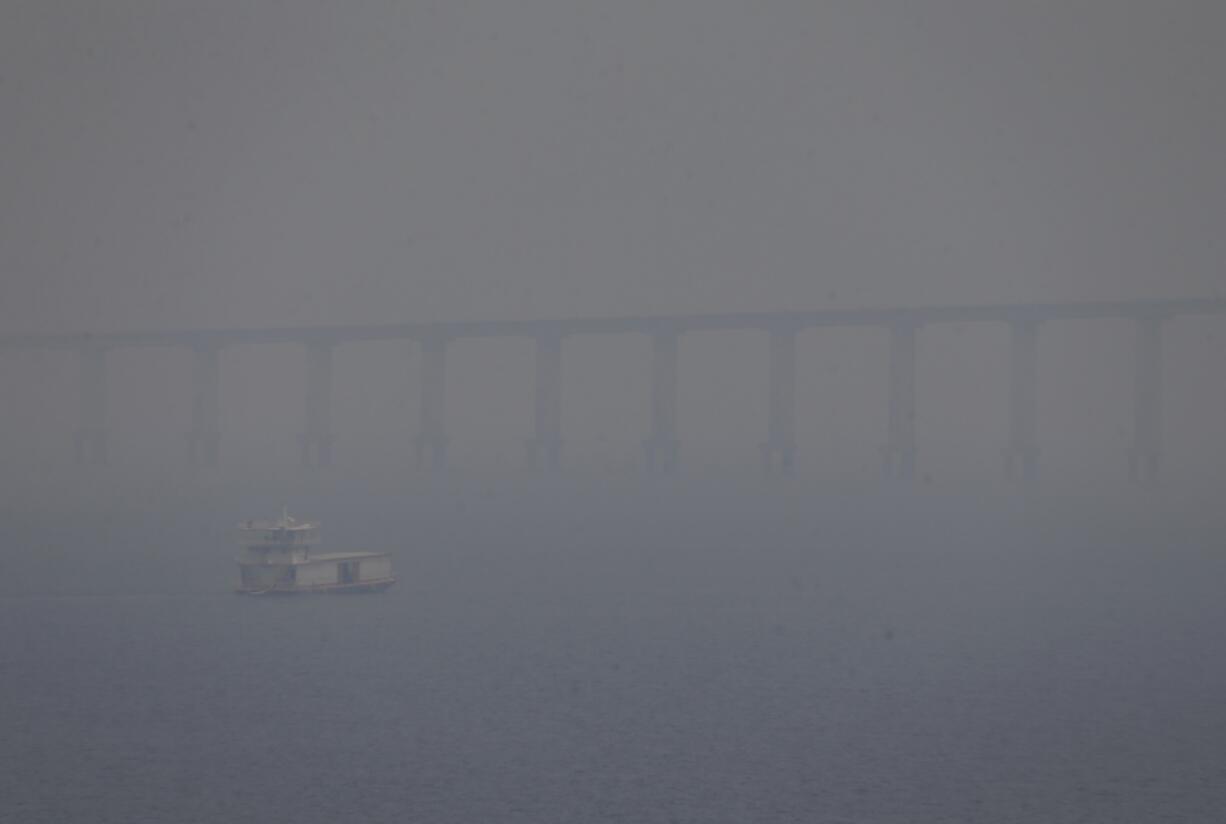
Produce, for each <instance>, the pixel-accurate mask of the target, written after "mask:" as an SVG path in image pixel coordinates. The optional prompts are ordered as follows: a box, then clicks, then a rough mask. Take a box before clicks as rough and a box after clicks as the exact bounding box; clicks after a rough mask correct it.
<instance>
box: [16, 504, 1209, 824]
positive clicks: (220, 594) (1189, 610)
mask: <svg viewBox="0 0 1226 824" xmlns="http://www.w3.org/2000/svg"><path fill="white" fill-rule="evenodd" d="M323 500H324V499H321V501H323ZM229 508H232V507H230V505H229V504H227V505H217V506H214V507H212V508H211V509H209V510H207V511H204V510H193V509H192V508H191V507H184V506H180V507H177V508H172V509H169V510H168V509H165V508H159V509H157V510H154V509H152V508H150V509H149V510H147V511H144V510H142V509H141V508H140V507H139V506H134V505H133V506H129V507H128V508H127V509H126V510H124V512H123V513H116V512H106V511H105V510H102V509H99V508H98V507H94V508H92V509H90V510H89V511H88V512H86V511H85V510H82V511H72V510H69V511H63V512H46V513H42V514H37V515H35V514H29V513H26V514H24V515H15V516H13V517H12V518H10V519H9V521H8V523H7V524H6V525H5V527H4V529H3V534H4V540H5V549H6V554H5V555H4V556H3V558H4V567H3V569H4V570H5V573H4V582H3V585H2V586H0V733H2V736H0V767H2V769H0V820H3V821H5V822H10V821H11V822H22V823H23V824H24V823H25V822H30V823H31V824H33V823H34V822H47V823H48V824H68V823H70V822H91V823H92V824H96V823H97V822H117V823H119V822H122V824H136V823H137V822H297V823H298V824H315V822H319V824H323V822H329V823H331V822H406V821H409V822H440V823H441V822H466V823H467V822H473V824H477V822H495V821H496V822H534V823H535V822H558V823H559V824H562V822H565V823H566V824H575V823H576V822H614V821H619V822H644V823H646V822H662V823H663V822H737V823H738V824H743V823H744V822H899V823H900V824H901V822H908V823H911V822H989V821H990V822H1028V823H1029V822H1036V821H1043V822H1111V824H1122V823H1123V822H1145V823H1146V824H1152V823H1153V822H1163V821H1170V822H1206V823H1208V822H1217V821H1221V820H1222V818H1221V816H1222V810H1223V809H1226V698H1224V696H1226V690H1224V687H1226V655H1224V654H1223V650H1226V644H1224V642H1226V598H1223V592H1226V542H1223V540H1222V537H1223V536H1222V534H1221V531H1220V530H1219V529H1217V528H1216V527H1215V526H1213V522H1212V520H1211V519H1210V520H1206V521H1204V522H1200V523H1198V524H1194V525H1192V526H1186V528H1175V527H1173V526H1172V525H1171V524H1170V523H1164V522H1161V520H1160V519H1158V518H1146V517H1143V516H1141V515H1138V514H1137V513H1135V512H1134V513H1132V514H1131V515H1129V516H1128V517H1124V516H1120V517H1118V518H1115V519H1113V518H1109V517H1104V516H1102V515H1101V514H1099V515H1095V516H1091V515H1088V514H1086V513H1084V512H1075V511H1073V510H1072V509H1070V508H1067V507H1066V508H1065V509H1062V510H1059V511H1054V510H1053V512H1050V513H1047V514H1045V515H1044V516H1042V517H1040V516H1037V515H1036V514H1035V513H1034V512H1030V513H1026V512H1018V511H1011V510H1009V509H1008V508H1003V509H999V508H990V507H981V506H975V505H961V504H957V503H955V502H949V501H946V502H942V503H938V504H928V503H926V504H923V505H912V504H905V503H904V504H899V503H898V502H897V501H887V500H882V499H877V498H872V497H868V498H855V499H850V498H849V499H846V500H841V501H821V500H813V499H805V498H804V497H803V496H798V495H795V494H791V495H789V494H779V495H775V496H773V497H772V496H771V495H769V494H763V495H762V496H760V498H754V499H752V500H751V499H750V498H749V497H745V496H730V495H725V494H723V493H702V494H681V493H678V492H676V491H675V490H659V489H657V490H654V491H648V492H645V493H644V492H635V493H633V494H631V493H623V494H620V497H619V496H618V495H612V496H610V495H607V494H601V495H597V494H593V493H591V492H573V491H572V492H569V493H565V494H561V495H559V496H554V497H550V496H548V495H544V494H541V493H539V492H538V493H536V494H535V497H534V496H533V495H532V494H519V493H514V492H508V491H507V490H499V489H487V490H485V491H475V492H472V493H471V494H466V493H460V492H454V491H453V492H448V493H438V494H436V495H433V496H426V497H424V498H422V499H420V500H414V501H409V502H404V503H403V504H402V505H398V506H392V505H390V504H388V503H387V502H383V503H376V504H371V505H363V506H356V505H353V504H352V503H349V504H336V505H332V506H328V505H326V504H323V503H321V504H320V506H319V507H318V508H319V509H322V510H324V511H325V512H326V514H327V515H328V518H326V519H325V538H330V539H331V544H332V545H333V546H334V547H335V548H351V546H352V545H353V544H354V543H355V542H357V543H360V544H362V545H363V546H364V547H370V546H373V545H377V546H378V547H379V548H385V549H390V550H392V551H393V552H394V553H395V556H396V564H397V571H398V573H399V575H400V576H401V579H402V580H401V582H400V583H399V584H398V585H397V587H395V588H394V589H392V590H390V591H389V592H387V593H384V594H382V595H375V596H349V597H340V596H326V597H325V596H315V597H302V598H243V597H239V596H235V595H233V594H232V593H231V592H230V589H229V587H230V586H231V584H232V582H233V581H232V578H233V575H232V570H231V557H232V554H233V553H232V550H231V548H230V547H229V546H228V544H227V541H228V539H229V536H228V534H227V533H226V528H227V527H229V525H230V523H232V522H235V521H237V520H239V519H240V518H245V517H249V516H252V515H256V516H258V515H262V514H265V513H263V512H247V511H241V512H239V511H235V512H230V511H228V509H229ZM231 516H232V517H231ZM223 518H224V519H225V520H224V523H222V519H223ZM342 544H343V545H344V546H343V547H342V546H341V545H342ZM352 548H358V547H352Z"/></svg>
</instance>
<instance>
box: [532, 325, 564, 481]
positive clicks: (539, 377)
mask: <svg viewBox="0 0 1226 824" xmlns="http://www.w3.org/2000/svg"><path fill="white" fill-rule="evenodd" d="M533 411H534V418H535V421H534V428H533V435H532V438H531V439H529V441H528V465H529V466H531V467H532V468H533V469H537V468H542V469H557V468H558V466H559V464H560V463H561V460H562V336H561V335H558V334H548V335H541V336H540V337H538V338H537V339H536V400H535V406H534V408H533Z"/></svg>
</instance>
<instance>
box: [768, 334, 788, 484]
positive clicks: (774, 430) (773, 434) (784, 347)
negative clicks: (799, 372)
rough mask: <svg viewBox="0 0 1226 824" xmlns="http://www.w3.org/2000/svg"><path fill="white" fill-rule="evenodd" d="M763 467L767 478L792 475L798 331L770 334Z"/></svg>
mask: <svg viewBox="0 0 1226 824" xmlns="http://www.w3.org/2000/svg"><path fill="white" fill-rule="evenodd" d="M769 392H770V396H769V408H768V413H767V414H768V421H767V433H766V442H765V443H764V444H762V466H763V470H764V471H765V473H766V474H767V475H773V474H776V473H778V474H782V475H791V474H792V473H793V471H794V469H795V459H796V331H795V330H794V329H773V330H771V333H770V388H769Z"/></svg>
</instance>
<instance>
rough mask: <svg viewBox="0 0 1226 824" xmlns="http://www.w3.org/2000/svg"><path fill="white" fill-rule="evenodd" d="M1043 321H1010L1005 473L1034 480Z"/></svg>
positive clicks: (1023, 479)
mask: <svg viewBox="0 0 1226 824" xmlns="http://www.w3.org/2000/svg"><path fill="white" fill-rule="evenodd" d="M1038 352H1039V322H1038V321H1036V320H1033V319H1025V320H1015V321H1012V322H1011V323H1010V324H1009V445H1008V446H1007V447H1006V448H1005V475H1006V477H1008V478H1009V479H1010V480H1020V481H1022V482H1023V483H1026V484H1029V483H1033V482H1034V481H1035V480H1036V479H1037V478H1038V463H1039V445H1038V377H1039V362H1038Z"/></svg>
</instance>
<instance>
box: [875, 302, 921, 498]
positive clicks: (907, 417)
mask: <svg viewBox="0 0 1226 824" xmlns="http://www.w3.org/2000/svg"><path fill="white" fill-rule="evenodd" d="M918 329H919V326H918V324H916V323H914V322H900V323H896V324H894V325H893V326H891V327H890V395H889V404H890V414H889V434H888V439H887V441H886V446H885V461H884V465H883V467H882V469H883V475H884V476H885V477H886V478H887V479H890V480H900V481H910V480H912V479H913V478H914V477H915V361H916V336H917V332H918Z"/></svg>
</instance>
